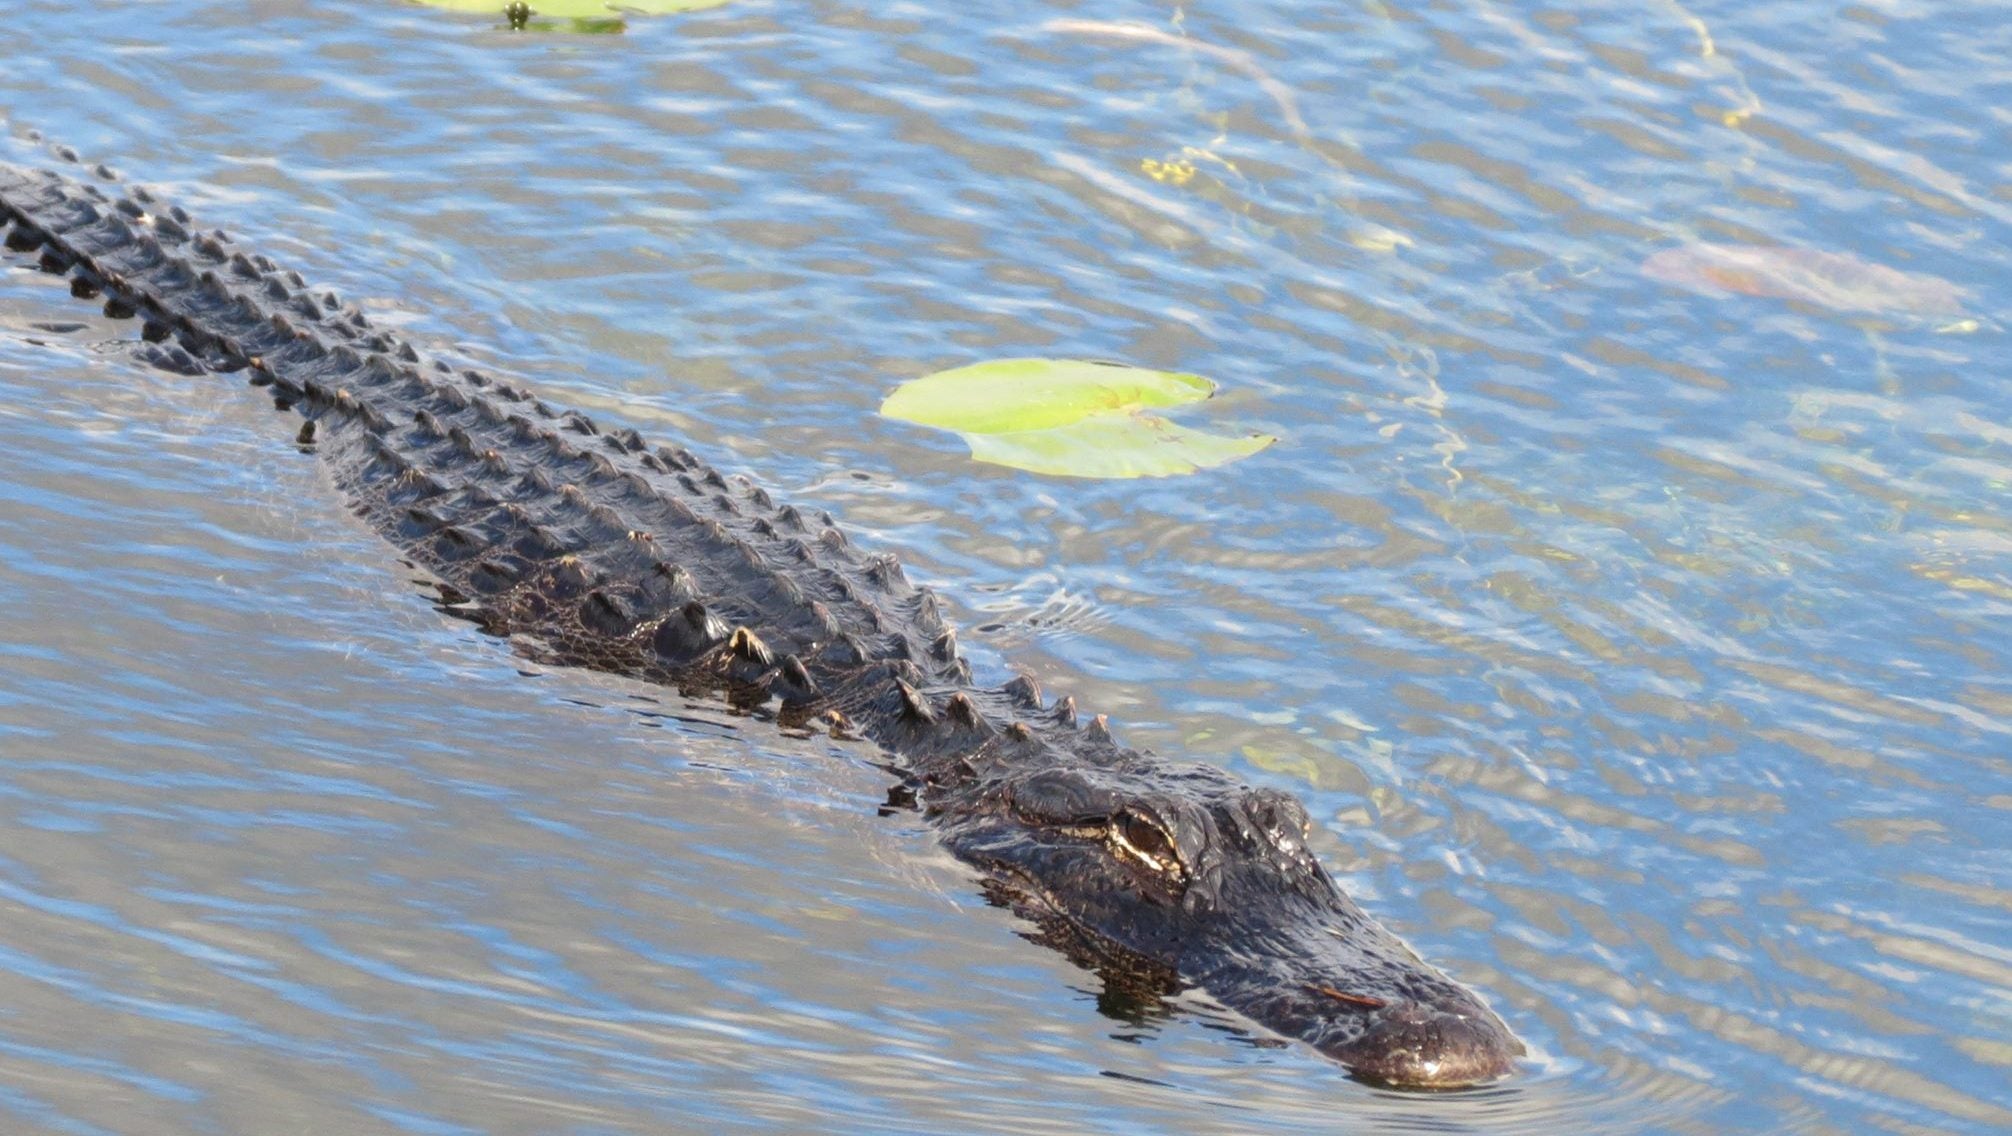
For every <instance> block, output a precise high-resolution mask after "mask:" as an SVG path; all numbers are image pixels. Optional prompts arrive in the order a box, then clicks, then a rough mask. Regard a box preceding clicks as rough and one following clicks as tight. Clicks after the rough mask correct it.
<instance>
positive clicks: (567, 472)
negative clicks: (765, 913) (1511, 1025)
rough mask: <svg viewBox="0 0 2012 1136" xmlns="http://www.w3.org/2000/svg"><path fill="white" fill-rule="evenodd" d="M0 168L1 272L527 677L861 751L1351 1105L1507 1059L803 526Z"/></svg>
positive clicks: (973, 852)
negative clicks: (589, 681) (377, 556)
mask: <svg viewBox="0 0 2012 1136" xmlns="http://www.w3.org/2000/svg"><path fill="white" fill-rule="evenodd" d="M49 152H50V153H51V154H52V155H54V158H55V159H56V160H54V161H48V162H46V163H44V164H45V165H48V166H62V167H64V171H63V172H59V171H58V170H55V169H45V168H41V167H39V166H29V167H21V166H15V165H11V164H6V163H4V162H0V229H5V230H6V232H5V238H4V242H5V247H6V248H7V249H9V250H11V251H12V252H14V253H17V254H22V256H23V257H24V258H29V259H32V260H33V261H34V262H35V263H36V264H38V265H39V267H40V268H41V269H42V270H44V271H46V272H49V273H54V274H59V275H63V276H65V277H67V279H68V281H69V286H70V291H71V292H72V293H73V294H74V295H75V296H77V297H79V298H84V299H101V300H102V302H103V305H104V310H105V312H106V314H107V315H108V316H111V317H114V318H136V319H137V320H139V328H140V337H141V339H143V340H144V341H145V343H144V344H143V345H142V346H140V347H138V348H136V350H137V351H138V352H141V353H145V354H147V355H148V356H149V357H150V358H151V360H152V361H153V362H155V363H158V364H161V365H165V366H169V367H172V368H174V369H177V370H182V371H186V372H188V373H201V372H205V371H217V372H233V371H236V372H243V373H244V374H245V375H246V377H247V378H248V379H249V381H250V383H251V384H252V385H253V386H257V387H263V388H265V390H266V391H267V392H268V393H269V394H270V396H271V397H272V398H273V399H274V400H275V402H276V403H277V405H278V406H279V407H280V408H281V409H289V408H290V409H291V410H293V411H297V412H298V414H299V416H300V417H301V418H302V419H303V420H304V421H303V424H302V425H301V426H300V428H299V434H298V439H297V440H298V441H299V442H300V443H302V445H303V447H304V448H308V449H311V450H312V451H313V452H314V453H316V454H317V455H318V456H319V458H320V460H321V461H322V462H323V463H324V464H325V466H326V468H327V470H328V472H329V474H330V475H331V477H332V479H333V481H334V482H335V484H336V486H337V487H338V489H339V490H340V492H341V494H342V496H343V497H344V498H345V500H346V502H347V504H348V506H349V508H350V509H351V510H352V511H353V512H354V513H355V514H357V515H358V516H359V517H361V518H362V519H363V520H364V521H365V522H366V523H367V524H368V525H369V526H370V527H371V528H372V529H374V530H375V531H376V532H377V533H378V534H379V535H381V536H382V537H383V538H384V539H385V540H386V541H388V542H390V543H391V544H392V545H393V546H394V547H395V548H396V549H397V550H398V552H399V553H400V554H401V555H402V556H403V557H404V558H405V559H407V560H408V561H409V562H411V563H412V564H414V565H416V566H418V567H419V568H421V569H423V570H424V571H425V572H426V573H427V574H428V575H429V576H430V578H431V586H432V587H434V588H437V589H438V593H439V602H440V604H441V605H442V606H443V607H444V608H445V609H446V610H448V611H450V612H451V613H452V614H454V615H456V616H459V617H462V618H465V619H469V620H472V621H474V622H475V623H477V624H478V625H479V626H480V627H481V628H483V629H484V630H486V631H488V632H490V633H493V634H495V635H498V636H503V637H507V638H508V639H510V640H511V641H512V643H513V644H516V645H517V646H518V648H519V649H521V650H525V651H528V652H530V653H532V654H534V655H535V656H537V657H539V658H541V659H543V660H545V661H548V662H552V663H557V664H565V665H573V666H580V667H588V668H593V669H597V670H601V671H607V672H612V673H614V674H617V675H623V676H628V677H631V678H635V679H640V680H643V681H645V682H650V683H657V684H662V685H664V686H667V687H672V688H675V689H678V690H679V691H681V692H682V693H684V694H685V695H687V696H692V697H704V698H709V699H716V700H724V701H725V702H726V703H727V704H729V705H730V706H732V707H734V708H736V709H738V710H740V711H743V712H750V713H758V714H760V715H762V716H764V717H771V718H773V719H774V720H775V721H777V722H778V723H780V724H782V725H783V726H785V727H793V728H797V729H801V730H809V731H819V732H822V731H826V730H828V731H830V732H831V733H833V734H834V735H837V736H840V737H848V738H852V739H855V740H857V739H860V738H864V739H868V740H870V741H871V742H872V743H875V744H876V745H877V746H878V747H880V753H881V754H882V757H881V759H880V760H882V761H883V764H885V766H886V767H887V768H888V769H889V770H890V771H891V772H892V773H893V774H894V775H895V776H896V777H897V778H898V781H897V783H896V786H895V789H894V791H893V792H891V793H890V799H891V800H894V801H898V802H899V804H901V805H903V806H906V807H912V808H915V809H918V810H920V812H921V813H922V815H924V816H925V817H926V818H927V819H928V820H929V821H930V822H931V824H932V826H933V829H934V831H935V832H936V833H938V834H939V836H940V838H941V840H942V842H943V843H944V844H945V845H946V846H947V847H948V849H949V850H950V851H951V852H952V853H953V854H954V855H955V856H957V857H958V858H959V859H961V860H963V861H965V862H966V863H967V864H969V865H972V866H973V867H974V868H975V869H976V871H977V874H978V876H979V882H980V885H981V887H982V888H983V890H984V892H985V894H986V895H987V896H988V897H990V898H992V899H993V900H994V901H995V902H997V903H1000V904H1003V905H1005V906H1008V907H1010V908H1011V909H1012V910H1014V911H1015V912H1017V913H1018V914H1020V915H1021V916H1023V917H1024V918H1026V919H1027V920H1029V921H1030V923H1031V925H1032V927H1033V928H1034V930H1033V931H1030V932H1029V934H1030V936H1031V937H1037V938H1039V939H1041V940H1042V941H1044V942H1048V943H1050V944H1052V945H1054V946H1057V947H1058V948H1060V949H1062V950H1064V951H1065V952H1067V953H1069V954H1070V955H1071V956H1072V957H1073V958H1075V959H1077V960H1078V961H1081V962H1084V963H1086V964H1087V965H1090V966H1093V967H1095V968H1096V969H1097V970H1098V971H1099V972H1100V973H1102V974H1103V975H1104V976H1105V978H1106V980H1107V982H1111V981H1121V982H1124V983H1129V984H1133V985H1134V986H1136V987H1138V988H1143V989H1145V990H1147V991H1149V992H1157V993H1158V994H1160V995H1171V994H1173V993H1175V992H1178V991H1181V990H1187V989H1196V988H1199V989H1200V990H1201V991H1204V992H1205V993H1206V994H1207V995H1208V996H1209V997H1212V998H1213V999H1214V1000H1215V1001H1216V1002H1218V1003H1220V1004H1221V1005H1222V1006H1225V1007H1227V1008H1229V1009H1230V1010H1232V1011H1234V1012H1236V1013H1238V1014H1241V1015H1243V1016H1244V1017H1245V1018H1248V1019H1249V1020H1250V1021H1252V1022H1254V1023H1256V1024H1257V1025H1259V1026H1261V1027H1264V1028H1266V1029H1269V1030H1272V1031H1275V1032H1277V1033H1279V1034H1283V1035H1286V1036H1287V1037H1289V1038H1298V1039H1303V1040H1304V1041H1306V1042H1308V1043H1311V1044H1312V1045H1313V1046H1314V1047H1315V1048H1316V1049H1318V1050H1319V1051H1320V1052H1322V1053H1325V1054H1327V1055H1328V1056H1329V1057H1331V1058H1333V1059H1334V1060H1336V1061H1338V1062H1339V1063H1340V1064H1341V1065H1342V1066H1344V1067H1345V1068H1346V1069H1347V1070H1348V1071H1349V1072H1350V1074H1352V1075H1353V1076H1355V1077H1357V1078H1360V1079H1362V1080H1365V1081H1368V1082H1372V1083H1376V1084H1381V1085H1386V1086H1395V1087H1401V1088H1450V1087H1460V1086H1468V1085H1475V1084H1479V1083H1484V1082H1488V1081H1492V1080H1495V1079H1498V1078H1500V1077H1502V1076H1504V1075H1506V1074H1508V1073H1509V1072H1511V1071H1512V1070H1513V1069H1514V1067H1515V1063H1516V1059H1517V1058H1518V1057H1519V1056H1520V1055H1521V1054H1522V1053H1523V1052H1524V1050H1523V1046H1522V1044H1521V1043H1520V1042H1519V1041H1518V1040H1516V1038H1515V1037H1514V1036H1513V1035H1512V1034H1511V1033H1510V1031H1509V1030H1508V1028H1507V1027H1506V1026H1505V1025H1504V1024H1503V1023H1502V1021H1501V1019H1500V1018H1498V1017H1497V1016H1496V1015H1495V1014H1494V1013H1493V1012H1492V1011H1490V1010H1489V1009H1488V1008H1487V1006H1485V1005H1484V1004H1483V1003H1482V1001H1481V1000H1480V999H1479V998H1478V997H1477V996H1476V995H1475V994H1474V993H1472V992H1471V991H1469V990H1468V989H1466V988H1465V987H1463V986H1461V985H1459V984H1458V983H1456V982H1454V981H1453V980H1452V979H1449V978H1448V977H1446V976H1445V975H1444V974H1442V973H1441V972H1440V971H1438V970H1436V969H1434V968H1433V967H1431V966H1429V965H1427V964H1426V963H1425V962H1423V961H1422V960H1420V958H1419V957H1418V956H1417V955H1416V954H1414V953H1413V952H1412V951H1411V950H1410V948H1408V947H1407V946H1406V945H1405V944H1404V943H1402V942H1401V941H1400V940H1399V939H1398V938H1397V937H1396V936H1395V935H1393V934H1392V933H1391V932H1389V931H1387V930H1385V929H1384V928H1383V927H1382V926H1381V925H1380V924H1378V923H1377V922H1375V921H1374V920H1373V919H1371V918H1370V917H1369V916H1368V915H1366V914H1364V913H1363V911H1362V910H1361V909H1360V908H1358V907H1357V906H1356V904H1355V903H1354V902H1353V901H1351V900H1350V899H1349V897H1348V896H1347V895H1346V894H1345V893H1344V892H1343V891H1342V890H1341V888H1340V887H1338V886H1337V885H1336V884H1335V882H1334V880H1333V878H1332V877H1331V876H1330V875H1329V874H1328V872H1327V871H1326V869H1325V868H1324V867H1323V866H1322V865H1321V863H1320V861H1319V860H1318V859H1316V858H1315V856H1314V854H1313V853H1312V852H1311V851H1310V850H1309V849H1308V846H1307V837H1308V834H1309V832H1310V831H1311V822H1310V820H1309V818H1308V816H1307V812H1306V809H1305V808H1304V807H1303V806H1302V805H1301V804H1300V803H1299V801H1297V800H1296V799H1295V798H1293V797H1292V796H1290V795H1288V794H1286V793H1283V792H1280V791H1278V790H1275V789H1271V788H1256V787H1251V786H1249V785H1246V784H1244V783H1242V782H1240V781H1238V780H1236V779H1235V778H1234V777H1232V776H1231V775H1230V774H1228V773H1227V772H1225V771H1224V770H1223V769H1221V768H1219V767H1217V766H1214V765H1209V764H1179V763H1173V762H1169V761H1166V760H1162V759H1160V758H1158V757H1156V756H1154V755H1152V754H1150V753H1148V752H1142V751H1139V750H1135V749H1131V748H1128V747H1126V746H1124V745H1121V744H1120V743H1119V742H1117V741H1116V740H1114V739H1113V737H1112V735H1111V731H1110V728H1109V725H1108V723H1107V722H1106V720H1105V719H1104V718H1103V717H1102V716H1096V717H1088V716H1086V715H1084V714H1083V713H1082V712H1080V711H1079V710H1078V708H1077V706H1076V704H1075V700H1074V699H1072V698H1067V697H1063V698H1054V699H1046V698H1044V697H1043V695H1042V692H1041V690H1040V689H1039V687H1038V686H1037V685H1036V684H1035V682H1034V681H1033V680H1032V679H1031V678H1030V677H1027V676H1025V675H1021V676H1018V677H1014V678H1012V679H1011V680H1010V681H1006V682H1004V683H1003V684H999V685H980V684H979V683H977V682H976V681H974V679H973V677H972V670H971V667H970V665H969V663H968V662H967V661H966V659H965V657H964V655H963V653H962V652H961V651H960V650H959V648H958V644H957V634H956V632H955V631H954V630H953V629H952V628H951V626H950V625H949V624H948V623H947V622H946V621H945V619H944V616H943V613H942V610H941V606H942V605H941V603H940V601H939V600H938V599H937V597H936V595H935V594H934V593H933V592H931V591H930V590H929V589H928V588H926V587H918V586H916V585H914V584H912V583H910V582H909V581H908V580H907V579H906V578H905V576H904V574H903V572H902V569H901V566H900V564H899V563H898V562H897V561H896V560H895V558H894V557H893V556H890V555H873V554H870V553H869V552H867V551H865V550H863V549H861V548H859V547H857V546H856V545H855V544H854V542H853V541H852V540H851V539H850V538H848V537H847V536H846V535H845V533H844V532H843V530H841V529H840V528H839V527H838V525H837V523H836V522H835V521H834V520H833V519H832V517H831V516H830V515H829V514H828V513H825V512H822V511H807V510H805V509H802V508H798V507H796V506H794V505H790V504H783V503H778V502H777V501H775V500H773V499H772V498H771V497H770V495H769V494H768V492H766V491H765V490H763V489H761V488H759V487H758V486H756V485H755V484H753V483H752V482H750V481H749V480H747V479H746V478H743V477H738V476H735V477H728V476H725V475H723V474H721V473H720V472H719V470H717V469H716V468H714V467H713V466H711V465H709V464H707V463H705V462H703V461H701V460H700V459H698V458H697V457H695V456H693V455H692V454H691V453H690V452H689V451H688V450H686V449H683V448H673V447H661V448H652V447H650V446H648V445H646V444H645V443H644V441H643V439H642V438H641V437H640V436H638V434H637V433H636V432H635V431H633V430H627V429H613V430H604V429H601V428H599V427H597V426H596V425H595V424H594V423H593V422H592V421H591V420H589V419H588V418H587V417H585V416H583V415H581V414H579V413H577V412H572V411H562V410H557V409H554V408H553V407H551V406H549V405H547V404H546V403H545V402H543V401H541V400H540V399H539V398H537V397H536V396H534V395H533V394H531V393H529V392H528V391H526V390H524V389H522V388H520V387H519V386H517V385H514V384H512V383H510V382H507V381H500V380H498V379H496V378H493V377H491V376H489V375H486V374H483V373H481V372H479V371H476V370H472V369H465V368H459V369H458V368H455V367H451V366H449V365H448V364H447V363H445V362H443V361H440V360H438V359H435V358H431V357H429V356H427V355H424V354H422V353H421V352H420V351H418V350H416V349H415V348H414V347H413V346H412V345H411V344H410V343H408V342H406V341H405V340H403V339H401V338H399V337H398V336H396V335H393V334H390V333H388V332H386V331H383V330H381V329H379V328H377V327H374V326H373V325H372V322H371V321H370V320H369V319H368V318H366V317H365V316H364V314H363V313H362V312H360V311H359V310H358V309H356V308H355V307H354V306H349V305H345V304H344V303H343V302H342V301H341V300H340V299H339V298H338V297H337V296H336V295H335V294H334V293H331V292H327V291H323V290H317V289H311V288H309V287H308V286H307V284H306V282H305V281H303V280H302V278H301V277H300V276H299V275H298V274H296V273H294V272H290V271H285V270H282V269H280V268H279V267H278V266H276V265H275V264H273V262H272V261H270V260H269V259H267V258H265V257H263V256H260V255H258V254H256V253H252V252H247V251H245V250H244V249H243V248H242V247H240V246H239V245H238V244H237V243H236V242H234V241H233V240H232V239H231V238H230V237H228V236H227V235H226V234H224V233H223V232H222V231H219V230H211V231H203V230H200V229H198V228H197V226H196V225H195V224H194V223H193V222H192V221H191V220H190V217H189V215H188V214H187V213H186V212H185V211H183V210H182V209H181V208H179V207H178V206H175V205H172V204H168V203H166V202H163V201H162V200H160V199H159V198H158V197H157V196H156V195H155V194H154V193H152V192H150V191H148V190H146V189H145V188H142V187H139V186H135V185H132V184H130V183H127V182H124V181H123V180H122V179H120V178H119V176H118V175H117V174H116V173H114V172H113V171H112V170H110V169H109V168H107V167H104V166H96V167H87V166H86V165H85V164H84V163H83V162H82V161H81V160H79V159H78V158H77V155H76V154H75V152H74V151H70V150H68V149H66V148H61V147H53V148H51V149H50V151H49Z"/></svg>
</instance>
